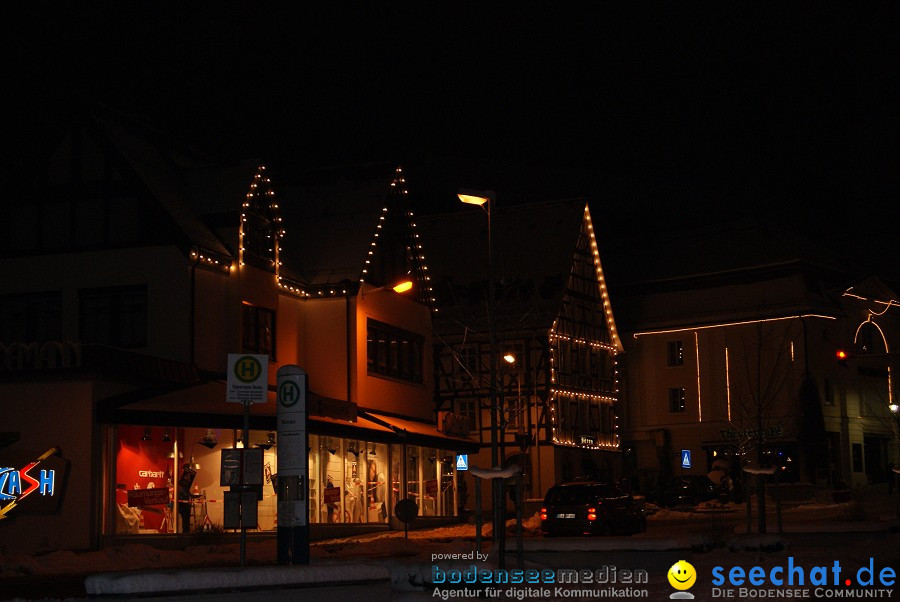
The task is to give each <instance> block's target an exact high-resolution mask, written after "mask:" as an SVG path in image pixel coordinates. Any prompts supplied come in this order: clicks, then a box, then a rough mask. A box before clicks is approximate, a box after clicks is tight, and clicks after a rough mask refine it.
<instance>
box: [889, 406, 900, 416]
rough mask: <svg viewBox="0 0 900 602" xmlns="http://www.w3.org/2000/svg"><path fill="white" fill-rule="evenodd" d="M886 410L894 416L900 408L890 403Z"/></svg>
mask: <svg viewBox="0 0 900 602" xmlns="http://www.w3.org/2000/svg"><path fill="white" fill-rule="evenodd" d="M888 408H890V410H891V412H893V413H894V414H896V413H897V412H900V406H898V405H897V404H896V403H892V404H891V405H889V406H888Z"/></svg>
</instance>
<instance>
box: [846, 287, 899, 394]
mask: <svg viewBox="0 0 900 602" xmlns="http://www.w3.org/2000/svg"><path fill="white" fill-rule="evenodd" d="M851 290H853V287H852V286H851V287H850V288H848V289H847V290H846V291H844V293H843V296H844V297H852V298H854V299H859V300H860V301H866V302H868V303H875V304H876V305H883V306H884V307H883V309H881V311H875V310H874V309H871V308H866V312H867V315H866V319H865V320H863V321H862V322H860V324H859V326H857V327H856V332H855V333H854V334H853V344H854V345H856V344H857V341H858V340H859V333H860V332H862V329H863V327H864V326H866V325H870V326H873V327H874V328H875V330H877V331H878V334H879V335H880V336H881V341H882V343H884V353H885V356H888V354H890V352H891V346H890V344H888V340H887V337H886V336H885V335H884V330H882V329H881V326H880V325H879V324H878V322H876V321H875V320H873V319H872V318H877V317H881V316H883V315H884V314H885V313H887V311H888V310H889V309H890V308H891V307H894V306H898V307H900V303H897V301H895V300H894V299H888V300H887V301H882V300H880V299H869V298H868V297H863V296H861V295H857V294H856V293H851V292H850V291H851ZM887 381H888V382H887V387H888V406H890V407H893V406H895V402H894V375H893V371H892V370H891V365H890V364H888V365H887ZM892 411H893V410H892Z"/></svg>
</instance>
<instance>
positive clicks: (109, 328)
mask: <svg viewBox="0 0 900 602" xmlns="http://www.w3.org/2000/svg"><path fill="white" fill-rule="evenodd" d="M79 301H80V316H81V340H82V342H84V343H100V344H103V345H112V346H114V347H123V348H126V349H129V348H136V347H146V346H147V286H146V285H139V286H119V287H112V288H92V289H81V290H80V291H79Z"/></svg>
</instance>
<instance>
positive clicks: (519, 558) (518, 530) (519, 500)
mask: <svg viewBox="0 0 900 602" xmlns="http://www.w3.org/2000/svg"><path fill="white" fill-rule="evenodd" d="M522 482H523V479H522V473H521V472H519V474H517V475H516V566H517V567H518V568H520V569H521V568H523V567H522V562H523V554H522Z"/></svg>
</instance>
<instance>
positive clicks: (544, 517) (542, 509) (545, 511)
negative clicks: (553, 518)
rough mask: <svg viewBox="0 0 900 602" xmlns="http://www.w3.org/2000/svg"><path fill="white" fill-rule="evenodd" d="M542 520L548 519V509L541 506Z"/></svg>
mask: <svg viewBox="0 0 900 602" xmlns="http://www.w3.org/2000/svg"><path fill="white" fill-rule="evenodd" d="M541 520H547V509H546V508H541Z"/></svg>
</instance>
